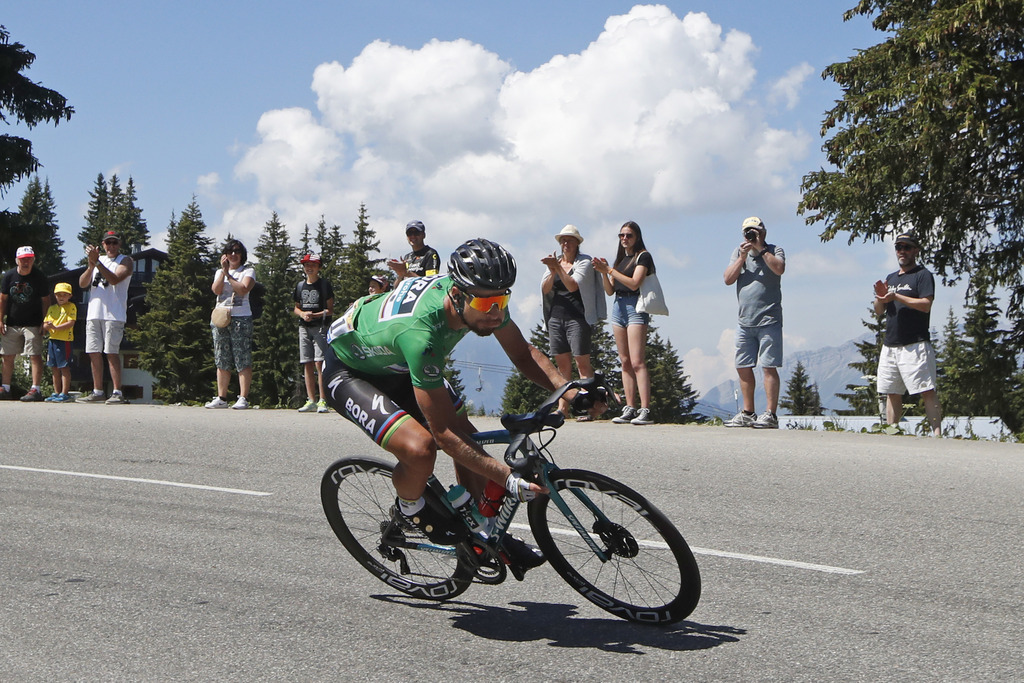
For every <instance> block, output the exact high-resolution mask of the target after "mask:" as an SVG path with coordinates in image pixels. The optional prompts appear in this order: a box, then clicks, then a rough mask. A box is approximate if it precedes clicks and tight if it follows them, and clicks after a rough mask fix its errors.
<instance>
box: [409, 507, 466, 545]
mask: <svg viewBox="0 0 1024 683" xmlns="http://www.w3.org/2000/svg"><path fill="white" fill-rule="evenodd" d="M395 514H397V515H399V516H400V517H401V519H402V521H403V522H405V523H406V524H408V525H409V526H412V527H414V528H416V529H418V530H419V531H420V532H421V533H422V534H423V535H424V536H426V537H427V538H428V539H430V542H431V543H437V544H438V545H455V544H456V543H458V541H459V539H460V538H461V535H460V534H459V533H458V532H457V531H456V529H457V527H456V526H455V524H456V523H457V522H458V521H459V520H456V519H452V518H451V517H447V518H445V517H443V516H441V515H440V514H438V513H437V512H435V511H434V509H433V508H431V507H430V505H424V506H423V509H422V510H420V511H419V512H414V513H413V514H411V515H406V514H405V513H404V512H402V507H401V506H400V505H399V504H398V499H397V498H396V499H395Z"/></svg>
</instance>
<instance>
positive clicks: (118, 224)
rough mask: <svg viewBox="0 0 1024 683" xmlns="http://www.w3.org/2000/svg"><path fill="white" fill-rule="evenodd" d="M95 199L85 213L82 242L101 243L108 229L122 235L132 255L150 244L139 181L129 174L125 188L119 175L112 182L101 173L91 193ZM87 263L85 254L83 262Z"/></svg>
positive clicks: (79, 234)
mask: <svg viewBox="0 0 1024 683" xmlns="http://www.w3.org/2000/svg"><path fill="white" fill-rule="evenodd" d="M89 196H90V197H91V200H90V201H89V208H88V210H87V212H86V214H85V227H83V228H82V230H81V231H80V232H79V233H78V241H79V242H81V243H82V244H83V245H90V244H95V245H98V244H101V243H102V242H103V236H104V235H105V234H106V233H107V232H108V231H111V230H112V231H114V232H116V233H117V234H118V235H119V236H120V237H121V252H122V253H126V254H130V253H131V251H132V248H133V247H134V246H140V247H141V246H143V245H145V244H148V243H149V228H148V227H147V225H146V220H145V219H144V218H143V217H142V209H141V208H139V207H138V205H137V203H136V202H137V201H138V199H137V197H136V194H135V181H134V180H133V179H132V178H131V177H129V178H128V185H127V187H126V188H125V189H121V180H120V178H118V177H117V174H114V175H112V176H110V181H109V182H108V181H106V180H104V178H103V174H102V173H100V174H98V175H97V177H96V183H95V185H94V186H93V190H92V192H90V193H89ZM84 264H85V257H84V256H83V257H82V260H81V261H79V265H84Z"/></svg>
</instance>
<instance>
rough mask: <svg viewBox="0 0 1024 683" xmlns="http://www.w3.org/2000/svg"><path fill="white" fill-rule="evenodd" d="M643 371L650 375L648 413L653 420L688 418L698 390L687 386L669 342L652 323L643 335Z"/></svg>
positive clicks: (681, 368)
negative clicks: (644, 355) (645, 370)
mask: <svg viewBox="0 0 1024 683" xmlns="http://www.w3.org/2000/svg"><path fill="white" fill-rule="evenodd" d="M646 362H647V371H648V374H649V375H650V378H651V403H650V409H651V417H652V418H653V419H654V421H655V422H667V423H681V422H692V421H694V420H695V419H696V418H697V416H696V415H695V414H694V413H693V408H694V406H695V405H697V397H698V393H697V391H696V390H694V389H693V387H692V386H690V383H689V377H687V375H686V373H685V372H684V370H683V362H682V361H681V360H680V359H679V355H678V354H677V353H676V350H675V348H673V346H672V342H670V341H668V340H667V339H662V337H661V335H660V334H658V332H657V330H656V329H655V328H654V327H651V328H650V330H649V332H648V336H647V355H646Z"/></svg>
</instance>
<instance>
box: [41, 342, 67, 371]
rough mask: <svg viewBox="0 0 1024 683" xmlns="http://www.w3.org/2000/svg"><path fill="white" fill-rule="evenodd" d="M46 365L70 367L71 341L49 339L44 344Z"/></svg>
mask: <svg viewBox="0 0 1024 683" xmlns="http://www.w3.org/2000/svg"><path fill="white" fill-rule="evenodd" d="M46 365H47V367H51V368H70V367H71V342H69V341H61V340H58V339H51V340H50V341H49V342H48V343H47V345H46Z"/></svg>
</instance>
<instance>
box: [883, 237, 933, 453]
mask: <svg viewBox="0 0 1024 683" xmlns="http://www.w3.org/2000/svg"><path fill="white" fill-rule="evenodd" d="M920 251H921V243H920V241H919V240H918V239H917V235H915V234H914V233H912V232H904V233H901V234H899V235H897V236H896V258H897V260H898V261H899V264H900V269H899V270H897V271H896V272H894V273H890V274H889V275H888V276H887V277H886V278H885V282H882V281H881V280H878V281H877V282H875V304H874V306H875V314H876V315H881V314H882V312H883V311H884V312H885V339H884V340H883V342H882V353H881V354H880V356H879V358H878V379H877V382H878V385H877V386H878V394H879V396H881V395H882V394H885V395H886V396H887V401H886V406H885V418H886V422H888V423H889V424H896V423H898V422H899V421H900V417H901V416H902V415H903V394H904V393H909V394H911V395H913V394H920V395H921V402H922V403H924V411H925V416H926V417H927V418H928V423H929V426H930V427H931V430H932V435H933V436H942V409H941V407H940V406H939V397H938V394H937V393H936V390H935V387H936V379H935V378H936V365H935V350H934V349H933V348H932V344H931V332H930V326H931V310H932V302H933V301H934V300H935V278H934V277H932V274H931V273H930V272H929V271H928V269H927V268H925V267H924V266H922V265H921V264H919V263H918V262H917V256H918V254H919V253H920Z"/></svg>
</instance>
